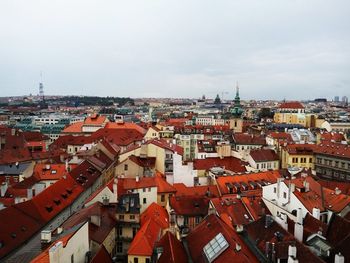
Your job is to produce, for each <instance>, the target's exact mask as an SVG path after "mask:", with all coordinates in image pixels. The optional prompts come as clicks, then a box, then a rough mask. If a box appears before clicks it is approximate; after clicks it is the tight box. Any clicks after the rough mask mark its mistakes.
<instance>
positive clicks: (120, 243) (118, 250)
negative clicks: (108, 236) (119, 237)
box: [117, 242, 123, 253]
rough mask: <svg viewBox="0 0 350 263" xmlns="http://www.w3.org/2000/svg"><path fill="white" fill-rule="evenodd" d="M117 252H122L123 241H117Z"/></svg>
mask: <svg viewBox="0 0 350 263" xmlns="http://www.w3.org/2000/svg"><path fill="white" fill-rule="evenodd" d="M117 253H123V242H117Z"/></svg>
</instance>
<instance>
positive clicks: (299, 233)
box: [294, 208, 304, 242]
mask: <svg viewBox="0 0 350 263" xmlns="http://www.w3.org/2000/svg"><path fill="white" fill-rule="evenodd" d="M294 236H295V238H296V239H297V240H298V241H299V242H303V238H304V226H303V214H302V211H301V208H298V211H297V221H296V222H295V225H294Z"/></svg>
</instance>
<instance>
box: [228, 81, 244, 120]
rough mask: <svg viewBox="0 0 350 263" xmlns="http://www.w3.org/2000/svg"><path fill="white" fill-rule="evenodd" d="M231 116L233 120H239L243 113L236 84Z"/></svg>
mask: <svg viewBox="0 0 350 263" xmlns="http://www.w3.org/2000/svg"><path fill="white" fill-rule="evenodd" d="M230 112H231V114H232V115H233V117H235V118H240V117H241V115H242V113H243V109H242V106H241V98H240V97H239V86H238V82H237V84H236V97H235V102H234V105H233V107H232V108H231V110H230Z"/></svg>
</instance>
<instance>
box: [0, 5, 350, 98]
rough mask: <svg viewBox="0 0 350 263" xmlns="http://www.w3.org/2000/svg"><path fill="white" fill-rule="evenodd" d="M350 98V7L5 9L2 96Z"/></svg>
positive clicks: (1, 12) (0, 18)
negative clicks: (41, 91) (41, 90)
mask: <svg viewBox="0 0 350 263" xmlns="http://www.w3.org/2000/svg"><path fill="white" fill-rule="evenodd" d="M41 71H42V72H43V81H44V89H45V93H46V94H50V95H53V94H59V95H99V96H130V97H191V98H197V97H200V96H202V95H203V94H205V95H206V96H207V97H212V98H213V97H215V96H216V94H217V93H219V94H220V96H221V94H222V93H223V92H228V93H224V98H230V99H232V98H233V96H234V88H235V85H236V81H238V82H239V85H240V90H241V97H242V98H243V99H283V98H286V99H309V98H310V99H313V98H315V97H327V98H333V97H334V96H335V95H339V96H343V95H347V96H349V97H350V92H349V90H350V1H349V0H343V1H341V0H339V1H338V0H276V1H272V0H227V1H224V0H211V1H206V0H198V1H192V0H183V1H182V0H174V1H168V0H144V1H142V0H139V1H133V0H124V1H117V0H111V1H107V0H95V1H89V0H59V1H58V0H57V1H48V0H42V1H38V0H23V1H18V0H1V1H0V91H1V94H0V96H10V95H24V94H29V93H32V94H37V93H38V83H39V81H40V72H41Z"/></svg>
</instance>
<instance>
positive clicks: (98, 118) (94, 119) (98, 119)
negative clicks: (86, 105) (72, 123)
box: [84, 114, 107, 126]
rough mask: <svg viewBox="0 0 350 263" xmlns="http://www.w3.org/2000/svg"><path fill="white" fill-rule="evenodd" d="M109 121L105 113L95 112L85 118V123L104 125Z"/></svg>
mask: <svg viewBox="0 0 350 263" xmlns="http://www.w3.org/2000/svg"><path fill="white" fill-rule="evenodd" d="M106 121H107V117H106V116H104V115H98V114H93V115H91V116H89V117H87V118H86V119H85V120H84V125H85V124H86V125H98V126H100V125H102V124H103V123H104V122H106Z"/></svg>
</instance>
